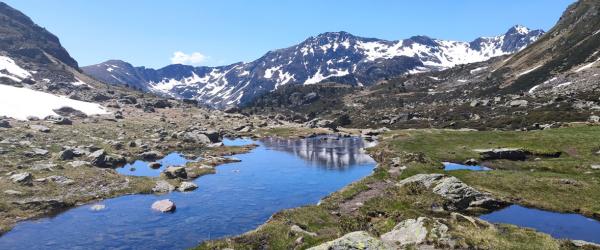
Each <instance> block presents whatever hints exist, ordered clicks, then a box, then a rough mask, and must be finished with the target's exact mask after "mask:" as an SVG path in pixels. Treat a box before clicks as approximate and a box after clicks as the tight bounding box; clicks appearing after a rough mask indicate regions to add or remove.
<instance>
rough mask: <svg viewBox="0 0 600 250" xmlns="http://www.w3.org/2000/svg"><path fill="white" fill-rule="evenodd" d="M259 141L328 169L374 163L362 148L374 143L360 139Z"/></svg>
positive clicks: (313, 138)
mask: <svg viewBox="0 0 600 250" xmlns="http://www.w3.org/2000/svg"><path fill="white" fill-rule="evenodd" d="M260 141H261V142H262V143H263V144H264V145H265V147H267V148H268V149H273V150H278V151H285V152H289V153H291V154H293V155H296V156H298V157H300V158H302V159H304V160H306V161H307V162H311V163H313V164H312V165H315V166H319V167H325V168H328V169H346V168H348V167H349V166H353V165H358V164H367V163H374V161H373V159H372V158H371V157H369V155H368V154H366V153H365V150H364V148H369V147H372V146H375V144H376V142H369V141H366V140H364V139H363V138H360V137H335V136H318V137H312V138H306V139H304V140H298V139H285V138H276V137H270V138H264V139H261V140H260Z"/></svg>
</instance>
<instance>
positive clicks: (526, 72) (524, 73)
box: [518, 65, 542, 77]
mask: <svg viewBox="0 0 600 250" xmlns="http://www.w3.org/2000/svg"><path fill="white" fill-rule="evenodd" d="M540 67H542V65H538V66H535V67H533V68H531V69H528V70H525V71H523V72H521V73H520V74H519V75H518V76H519V77H520V76H524V75H527V74H529V73H531V72H533V71H534V70H536V69H539V68H540Z"/></svg>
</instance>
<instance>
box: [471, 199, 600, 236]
mask: <svg viewBox="0 0 600 250" xmlns="http://www.w3.org/2000/svg"><path fill="white" fill-rule="evenodd" d="M480 218H481V219H484V220H487V221H489V222H492V223H505V224H513V225H517V226H520V227H528V228H533V229H536V230H537V231H540V232H544V233H547V234H550V235H552V237H554V238H559V239H571V240H584V241H589V242H594V243H598V244H600V221H597V220H594V219H590V218H587V217H585V216H582V215H579V214H563V213H556V212H549V211H544V210H539V209H533V208H526V207H522V206H519V205H512V206H509V207H507V208H505V209H502V210H498V211H495V212H493V213H490V214H486V215H482V216H481V217H480Z"/></svg>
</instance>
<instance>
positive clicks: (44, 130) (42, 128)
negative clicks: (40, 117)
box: [29, 125, 50, 133]
mask: <svg viewBox="0 0 600 250" xmlns="http://www.w3.org/2000/svg"><path fill="white" fill-rule="evenodd" d="M29 128H31V129H33V130H36V131H39V132H42V133H50V128H48V127H46V126H42V125H30V126H29Z"/></svg>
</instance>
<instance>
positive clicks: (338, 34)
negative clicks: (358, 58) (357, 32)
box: [316, 31, 354, 38]
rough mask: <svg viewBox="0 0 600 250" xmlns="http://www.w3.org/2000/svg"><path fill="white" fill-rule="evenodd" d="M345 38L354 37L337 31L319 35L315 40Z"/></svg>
mask: <svg viewBox="0 0 600 250" xmlns="http://www.w3.org/2000/svg"><path fill="white" fill-rule="evenodd" d="M346 37H354V35H352V34H350V33H348V32H346V31H337V32H325V33H321V34H319V35H318V36H317V37H316V38H346Z"/></svg>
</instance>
